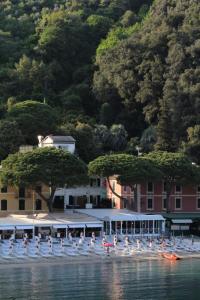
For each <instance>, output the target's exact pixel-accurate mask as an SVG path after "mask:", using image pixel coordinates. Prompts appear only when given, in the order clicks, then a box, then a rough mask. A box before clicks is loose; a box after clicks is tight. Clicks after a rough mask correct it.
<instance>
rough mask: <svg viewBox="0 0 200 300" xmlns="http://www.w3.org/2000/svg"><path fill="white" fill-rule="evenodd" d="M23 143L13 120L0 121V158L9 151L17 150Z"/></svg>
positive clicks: (4, 156) (5, 155)
mask: <svg viewBox="0 0 200 300" xmlns="http://www.w3.org/2000/svg"><path fill="white" fill-rule="evenodd" d="M23 143H24V138H23V136H22V133H21V130H20V129H19V128H18V124H17V123H16V122H15V121H8V120H2V121H0V160H3V159H5V158H6V157H7V156H8V154H10V153H15V152H17V151H18V150H19V146H20V145H22V144H23Z"/></svg>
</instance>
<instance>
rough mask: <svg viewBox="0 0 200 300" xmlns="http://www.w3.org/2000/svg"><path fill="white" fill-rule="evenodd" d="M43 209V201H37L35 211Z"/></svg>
mask: <svg viewBox="0 0 200 300" xmlns="http://www.w3.org/2000/svg"><path fill="white" fill-rule="evenodd" d="M41 209H42V201H41V200H40V199H36V201H35V210H41Z"/></svg>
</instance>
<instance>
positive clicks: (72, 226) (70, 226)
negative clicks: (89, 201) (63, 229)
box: [67, 223, 85, 228]
mask: <svg viewBox="0 0 200 300" xmlns="http://www.w3.org/2000/svg"><path fill="white" fill-rule="evenodd" d="M67 227H68V228H85V224H80V223H79V224H78V223H77V224H68V226H67Z"/></svg>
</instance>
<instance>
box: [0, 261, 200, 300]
mask: <svg viewBox="0 0 200 300" xmlns="http://www.w3.org/2000/svg"><path fill="white" fill-rule="evenodd" d="M0 268H1V270H0V287H1V293H0V299H2V300H6V299H20V300H29V299H30V300H36V299H38V300H40V299H42V300H62V299H70V300H71V299H80V300H83V299H87V300H90V299H92V300H93V299H95V300H102V299H103V300H116V299H117V300H118V299H119V300H120V299H123V300H129V299H130V300H132V299H140V300H143V299H148V300H150V299H155V300H157V299H159V300H160V299H167V300H178V299H191V300H195V299H199V297H198V296H199V293H200V287H199V273H200V261H199V260H185V261H184V260H183V261H179V262H171V261H167V260H166V261H165V260H162V261H143V262H142V261H141V262H138V261H134V260H132V261H123V260H122V261H120V262H116V261H113V262H112V261H102V262H98V263H90V262H89V263H88V262H85V263H83V264H76V263H74V264H63V265H38V264H36V265H31V266H21V267H15V268H11V267H9V266H8V267H2V266H1V267H0Z"/></svg>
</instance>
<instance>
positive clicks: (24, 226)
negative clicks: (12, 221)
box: [16, 225, 34, 230]
mask: <svg viewBox="0 0 200 300" xmlns="http://www.w3.org/2000/svg"><path fill="white" fill-rule="evenodd" d="M33 228H34V226H33V225H18V226H16V229H17V230H25V229H33Z"/></svg>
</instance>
